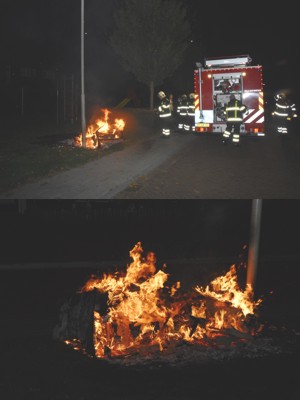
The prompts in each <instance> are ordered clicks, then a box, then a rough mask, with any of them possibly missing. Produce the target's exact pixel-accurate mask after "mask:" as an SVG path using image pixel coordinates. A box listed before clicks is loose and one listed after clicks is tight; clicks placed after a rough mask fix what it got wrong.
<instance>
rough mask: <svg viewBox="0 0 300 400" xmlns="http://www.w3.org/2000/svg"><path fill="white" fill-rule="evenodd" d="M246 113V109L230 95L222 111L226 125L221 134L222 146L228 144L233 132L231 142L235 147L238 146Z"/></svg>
mask: <svg viewBox="0 0 300 400" xmlns="http://www.w3.org/2000/svg"><path fill="white" fill-rule="evenodd" d="M247 111H248V109H247V107H246V106H245V105H244V104H243V103H242V102H241V101H240V100H238V99H236V97H235V95H234V94H231V95H230V100H229V102H228V103H227V104H226V106H225V110H224V113H225V117H226V123H227V125H226V128H225V131H224V133H223V141H222V142H223V144H227V143H228V141H229V139H230V136H231V133H232V130H233V137H232V142H233V144H234V145H235V146H239V144H240V131H241V125H242V123H243V118H244V113H246V112H247Z"/></svg>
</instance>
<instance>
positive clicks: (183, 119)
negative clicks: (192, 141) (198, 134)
mask: <svg viewBox="0 0 300 400" xmlns="http://www.w3.org/2000/svg"><path fill="white" fill-rule="evenodd" d="M188 106H189V105H188V97H187V95H186V94H185V93H184V94H182V95H181V96H180V97H179V101H178V107H177V113H178V114H179V122H178V129H179V131H184V130H187V127H188Z"/></svg>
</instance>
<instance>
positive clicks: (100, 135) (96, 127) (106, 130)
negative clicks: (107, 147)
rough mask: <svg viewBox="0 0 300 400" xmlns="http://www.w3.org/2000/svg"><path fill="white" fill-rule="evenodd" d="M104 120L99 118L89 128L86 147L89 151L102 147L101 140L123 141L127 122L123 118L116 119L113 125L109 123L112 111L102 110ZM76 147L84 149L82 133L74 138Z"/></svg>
mask: <svg viewBox="0 0 300 400" xmlns="http://www.w3.org/2000/svg"><path fill="white" fill-rule="evenodd" d="M102 112H103V114H104V116H103V118H98V119H96V121H95V122H94V123H92V124H90V125H89V126H88V127H87V130H86V133H85V137H86V147H87V148H88V149H97V148H98V147H100V143H101V140H105V139H114V140H116V139H121V137H122V134H123V131H124V128H125V125H126V124H125V121H124V120H123V119H121V118H115V119H114V122H113V123H110V122H109V115H110V114H111V111H110V110H108V109H103V110H102ZM74 145H75V146H76V147H82V133H81V134H80V135H78V136H76V137H75V138H74Z"/></svg>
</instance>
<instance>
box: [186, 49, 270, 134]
mask: <svg viewBox="0 0 300 400" xmlns="http://www.w3.org/2000/svg"><path fill="white" fill-rule="evenodd" d="M251 62H252V60H251V58H250V56H249V55H242V56H230V57H226V58H225V57H223V58H207V59H205V65H204V66H202V64H201V63H196V66H197V69H196V70H195V71H194V86H195V87H194V89H195V95H196V99H195V131H196V132H210V133H213V132H214V133H218V132H219V133H223V132H224V130H225V127H226V122H225V114H224V108H225V105H226V103H227V102H228V101H229V97H230V94H232V93H233V94H234V95H235V96H236V98H237V99H239V100H241V101H242V102H243V103H244V104H245V105H246V106H247V107H248V111H247V114H246V115H244V121H243V124H242V126H241V135H249V136H265V125H264V122H265V118H264V92H263V86H264V84H263V79H262V66H260V65H255V66H253V65H251Z"/></svg>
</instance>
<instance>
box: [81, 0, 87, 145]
mask: <svg viewBox="0 0 300 400" xmlns="http://www.w3.org/2000/svg"><path fill="white" fill-rule="evenodd" d="M81 129H82V147H86V137H85V131H86V121H85V94H84V0H81Z"/></svg>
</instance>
